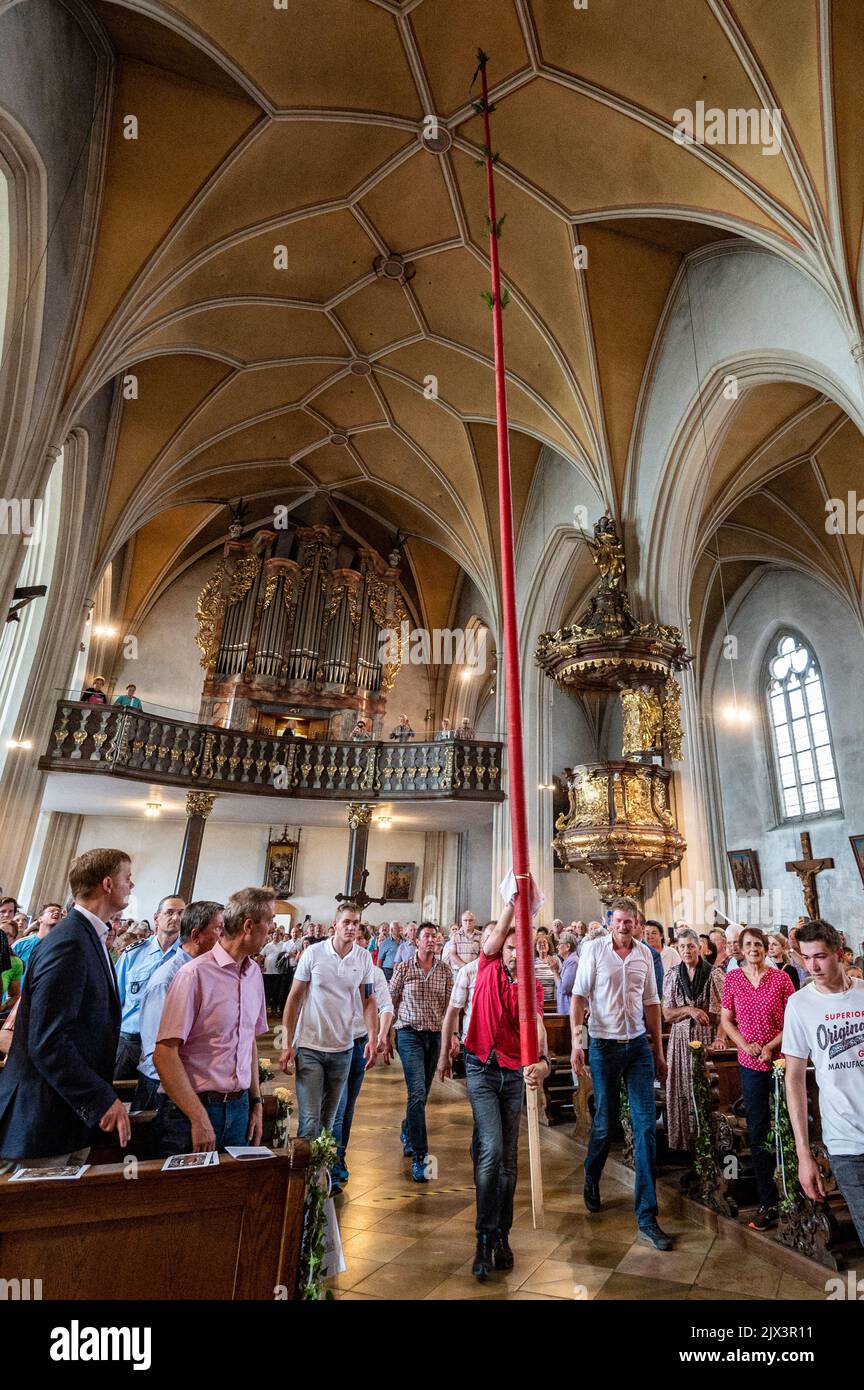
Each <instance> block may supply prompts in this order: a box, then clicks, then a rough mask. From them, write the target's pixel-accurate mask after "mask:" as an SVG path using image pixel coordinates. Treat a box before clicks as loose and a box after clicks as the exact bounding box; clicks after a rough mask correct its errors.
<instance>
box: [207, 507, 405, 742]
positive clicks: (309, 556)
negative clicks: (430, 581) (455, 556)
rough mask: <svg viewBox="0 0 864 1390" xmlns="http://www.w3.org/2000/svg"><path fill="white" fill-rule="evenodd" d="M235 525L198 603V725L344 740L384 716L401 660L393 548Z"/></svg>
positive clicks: (300, 529)
mask: <svg viewBox="0 0 864 1390" xmlns="http://www.w3.org/2000/svg"><path fill="white" fill-rule="evenodd" d="M238 529H239V528H232V530H233V531H234V532H235V534H229V538H228V539H227V540H226V542H225V546H224V550H223V554H222V556H221V557H220V559H219V561H218V563H217V565H216V568H215V570H214V572H213V574H212V575H211V576H210V578H209V580H208V581H207V583H206V584H205V586H204V588H203V589H202V591H201V593H200V595H199V598H198V611H197V618H198V635H197V642H198V645H199V647H200V648H201V665H202V667H203V668H204V670H205V676H204V685H203V690H202V696H201V710H200V719H201V721H202V723H206V724H217V725H222V726H225V727H230V728H237V729H245V730H247V731H249V732H260V733H269V734H274V733H280V732H281V731H282V729H283V728H284V727H285V726H286V724H287V722H288V721H289V720H290V721H292V724H293V726H294V727H295V728H296V729H297V731H298V732H302V733H306V734H308V735H309V736H310V737H329V738H336V739H339V738H348V737H349V736H350V733H351V730H352V728H353V727H354V724H355V722H356V719H357V717H358V715H359V714H362V715H364V716H365V717H366V718H367V719H368V720H369V721H370V723H372V722H373V721H374V720H375V717H376V716H379V715H383V714H384V711H385V709H386V704H387V695H388V693H389V691H390V690H391V689H392V686H393V682H394V680H395V677H396V673H397V671H398V669H399V665H400V662H401V658H402V642H403V640H404V639H403V632H404V629H403V628H402V626H401V625H402V623H403V621H404V620H406V619H407V618H408V610H407V608H406V606H405V602H404V599H403V597H402V593H401V591H400V587H399V578H400V574H401V569H400V563H401V558H402V557H401V554H400V552H399V551H398V550H394V551H393V552H391V554H390V555H389V556H388V558H387V559H386V560H384V559H382V558H381V556H380V555H378V554H377V553H376V552H375V551H374V550H373V549H371V548H370V547H368V546H365V545H362V544H359V543H357V542H355V541H354V540H353V538H346V536H345V534H344V532H342V531H339V530H336V529H334V528H333V527H331V526H326V525H323V524H318V525H300V524H298V525H295V526H293V527H291V528H290V529H286V530H276V529H273V530H270V529H267V530H260V531H258V532H257V533H256V534H255V535H254V536H253V537H252V538H251V539H248V540H246V539H243V540H241V539H240V538H239V537H238V535H237V534H236V531H237V530H238ZM391 633H392V636H391V637H390V638H389V641H388V635H389V634H391Z"/></svg>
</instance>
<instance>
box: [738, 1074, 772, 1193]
mask: <svg viewBox="0 0 864 1390" xmlns="http://www.w3.org/2000/svg"><path fill="white" fill-rule="evenodd" d="M738 1070H739V1072H740V1073H741V1100H742V1101H743V1104H744V1114H745V1115H746V1116H747V1140H748V1143H749V1144H750V1157H751V1159H752V1160H753V1170H754V1172H755V1174H756V1194H757V1200H758V1202H759V1205H760V1207H776V1205H777V1184H776V1183H775V1181H774V1172H775V1169H776V1167H777V1161H776V1159H775V1157H774V1151H773V1150H771V1149H766V1147H765V1140H766V1139H767V1138H768V1135H769V1133H770V1130H771V1097H772V1095H773V1085H772V1081H773V1078H772V1075H771V1072H770V1071H754V1070H753V1068H752V1067H742V1066H741V1064H740V1063H739V1064H738Z"/></svg>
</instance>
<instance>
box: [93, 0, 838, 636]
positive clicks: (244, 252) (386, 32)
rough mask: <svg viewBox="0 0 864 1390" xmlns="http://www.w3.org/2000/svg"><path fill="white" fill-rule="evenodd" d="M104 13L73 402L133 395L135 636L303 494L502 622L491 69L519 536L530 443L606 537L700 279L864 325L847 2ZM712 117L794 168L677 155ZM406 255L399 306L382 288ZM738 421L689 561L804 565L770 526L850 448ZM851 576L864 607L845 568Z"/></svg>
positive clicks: (269, 4)
mask: <svg viewBox="0 0 864 1390" xmlns="http://www.w3.org/2000/svg"><path fill="white" fill-rule="evenodd" d="M91 7H92V9H93V10H94V12H95V13H96V14H97V15H98V17H99V19H100V20H101V22H102V23H103V25H104V26H105V28H106V30H107V32H108V35H109V37H110V40H111V42H112V44H113V45H114V48H115V50H116V53H117V63H116V71H115V81H114V91H113V110H112V118H111V122H110V136H109V140H108V148H107V150H106V153H105V180H104V190H103V195H102V205H101V211H100V218H99V226H98V236H97V241H96V244H95V248H94V257H93V268H92V274H91V279H90V286H89V292H88V296H87V302H86V305H85V310H84V313H83V318H82V323H81V328H80V333H79V337H78V341H77V345H76V351H75V356H74V361H73V365H72V369H71V372H70V375H69V380H68V397H69V399H70V400H74V401H78V402H81V403H83V401H84V400H86V399H87V397H88V396H89V395H91V394H92V392H93V391H95V390H96V389H97V388H98V387H99V386H100V385H101V384H102V383H104V382H105V381H106V380H108V379H110V378H112V377H114V376H117V375H118V374H127V373H133V374H134V376H135V377H136V378H137V395H135V396H134V398H132V399H128V400H126V401H125V402H124V406H123V413H122V419H121V423H120V429H119V434H118V438H117V445H116V458H115V461H114V467H113V472H112V478H111V483H110V487H109V490H108V494H107V497H106V501H105V511H104V518H103V524H102V535H101V557H102V559H103V561H104V560H105V559H107V558H110V557H111V556H112V555H115V554H117V553H118V552H119V550H120V548H121V547H123V546H127V547H128V548H127V552H126V554H127V564H128V566H129V567H130V569H131V572H132V573H133V574H134V585H132V586H130V589H129V600H128V603H129V612H128V615H127V616H128V617H129V618H132V619H134V617H135V613H136V611H137V612H140V611H142V608H143V606H145V605H146V602H147V599H148V596H151V597H152V595H153V593H154V592H156V590H157V589H158V587H159V586H160V585H162V584H164V582H165V578H166V576H167V575H170V573H172V572H174V571H176V569H177V567H178V566H180V565H182V564H183V563H186V562H188V559H189V558H190V557H191V556H193V555H195V554H200V553H201V552H202V551H203V550H205V549H206V548H207V547H208V546H212V545H213V544H214V543H215V542H216V540H217V539H218V537H219V536H220V535H221V534H222V532H223V531H224V511H220V509H219V508H218V506H217V505H215V504H214V503H213V501H212V500H209V499H213V498H214V497H216V498H219V497H226V498H227V497H236V496H238V495H243V496H244V497H248V498H251V499H253V510H252V512H251V515H252V517H253V518H254V519H257V518H260V519H263V518H265V517H266V516H267V514H268V513H269V512H270V511H272V508H273V506H274V505H275V504H276V503H279V502H281V503H286V504H288V505H293V504H295V503H297V502H298V501H299V500H301V499H303V498H307V497H309V496H310V495H312V494H314V493H316V492H319V491H324V492H326V493H327V494H328V495H329V496H330V497H332V499H333V501H334V504H336V505H343V506H344V507H345V508H346V515H347V514H349V512H350V516H351V517H352V518H353V523H352V524H354V525H358V526H359V525H361V524H362V517H363V516H364V515H366V516H369V517H371V518H374V519H375V520H376V523H377V524H379V525H380V524H382V523H383V524H384V525H385V526H386V527H388V528H390V529H392V531H394V532H395V530H396V529H397V528H400V527H401V528H402V529H403V530H404V531H407V532H408V533H409V534H410V535H411V536H412V537H413V539H412V540H411V541H410V542H409V546H408V556H409V560H410V561H411V563H412V568H413V570H414V574H415V578H416V582H417V588H418V591H419V593H420V602H421V606H422V607H426V608H427V610H428V611H429V612H433V611H434V612H436V613H438V612H446V611H447V608H448V604H449V602H450V598H452V592H453V591H454V590H455V586H456V583H457V581H458V575H459V573H460V570H464V571H466V572H468V573H469V574H471V575H472V577H473V578H474V579H475V580H476V581H477V582H478V583H479V584H480V586H481V588H483V589H484V590H485V591H486V592H487V594H490V595H494V594H495V591H496V586H495V573H496V569H497V565H496V549H497V543H498V542H497V525H498V522H497V495H496V482H495V439H494V430H493V422H494V392H493V376H492V357H491V322H490V315H489V311H488V309H487V308H486V305H485V304H484V302H483V299H482V297H481V296H482V293H483V291H485V290H486V289H487V288H488V285H489V271H488V243H487V238H486V235H485V231H484V216H485V213H486V205H485V188H484V177H483V171H482V169H480V168H478V167H477V164H476V158H477V155H478V153H479V150H480V146H481V143H482V132H481V128H480V123H479V120H478V117H477V116H476V114H475V113H474V111H473V109H472V106H471V94H470V92H469V87H470V83H471V76H472V72H473V70H474V67H475V55H476V50H477V48H478V47H479V46H482V47H483V48H484V49H486V50H487V52H488V53H489V55H490V58H489V77H490V83H491V86H492V95H493V98H494V101H495V106H496V110H495V112H494V115H493V117H492V121H493V140H494V147H495V149H496V150H497V151H498V152H499V155H500V160H499V163H498V165H497V170H498V179H499V213H506V218H507V220H506V223H505V226H504V230H503V236H502V240H501V256H502V270H503V274H504V277H505V282H506V285H507V287H508V289H509V292H510V303H509V306H508V308H507V311H506V316H505V329H506V342H507V360H508V373H509V379H508V404H509V410H510V418H511V426H512V430H513V440H512V449H513V474H514V502H515V510H516V520H517V524H518V522H519V520H520V518H521V516H522V513H523V509H524V507H525V503H526V499H527V497H528V493H529V489H530V487H531V483H532V478H533V476H534V470H535V468H536V465H537V459H538V455H539V453H540V449H541V446H542V444H543V443H547V444H550V445H551V446H553V447H554V448H555V449H556V450H557V451H558V453H560V454H561V455H562V456H563V457H564V458H565V459H567V460H569V461H570V462H571V464H572V466H573V468H574V470H577V471H578V473H579V474H581V475H582V477H583V478H584V479H585V480H587V481H588V482H589V483H590V484H591V485H592V487H593V489H594V490H595V492H596V495H597V496H598V497H599V498H600V499H601V501H602V503H603V504H604V505H606V506H608V507H610V508H612V509H613V510H615V511H619V512H620V507H621V501H622V496H623V492H624V479H625V471H626V468H627V464H628V457H629V454H630V449H631V440H632V436H633V427H634V420H635V418H636V416H637V412H638V409H639V402H640V392H641V391H642V390H643V384H644V383H643V378H644V374H645V368H646V363H647V361H648V359H649V354H650V351H651V348H652V344H653V343H654V341H655V336H656V334H657V331H658V324H659V323H660V321H661V317H662V314H663V310H664V306H665V305H666V304H667V301H668V297H669V294H670V291H671V289H672V287H673V285H674V284H675V281H676V277H677V276H678V275H679V273H680V270H681V266H682V262H683V260H684V258H685V257H686V256H687V254H688V253H689V252H691V251H693V250H694V249H696V248H699V247H702V246H704V245H706V244H707V243H709V242H712V241H715V240H719V239H728V238H730V237H733V238H750V239H753V240H756V241H758V242H759V243H760V244H761V245H763V246H766V247H768V248H771V249H773V250H775V251H776V252H778V253H779V254H781V255H783V256H785V257H787V258H790V259H792V260H794V262H795V263H796V264H797V265H799V266H801V267H803V268H805V269H806V270H807V271H808V272H809V273H810V274H811V275H813V276H814V277H815V278H816V279H817V280H819V282H820V283H821V284H822V285H823V286H824V287H825V288H826V290H827V291H828V292H829V293H830V294H831V296H832V298H833V300H834V301H835V302H836V303H837V304H839V305H840V306H841V307H842V308H843V310H844V312H845V313H846V315H847V318H848V319H849V320H854V319H855V316H856V314H857V305H856V301H855V290H854V286H855V284H856V281H857V267H858V263H859V257H860V246H861V230H862V210H864V196H862V194H864V176H862V162H861V158H860V150H859V149H858V148H856V144H855V132H856V130H857V119H858V118H857V101H858V91H859V74H860V69H861V64H862V61H864V28H862V25H861V23H860V13H859V10H860V6H859V3H858V0H832V3H831V5H830V7H829V6H827V5H823V6H821V7H820V3H819V0H783V3H782V4H780V3H775V2H774V0H771V2H770V3H769V2H768V0H710V2H709V0H652V3H639V0H604V3H602V4H601V3H597V4H595V3H593V0H592V3H590V4H589V5H588V7H587V8H586V9H584V10H578V9H575V8H574V7H573V5H571V4H570V3H568V0H288V3H287V4H286V5H285V7H284V8H277V7H276V5H275V4H274V2H273V0H245V2H244V3H243V4H242V5H241V4H238V3H236V0H128V2H127V3H114V0H92V5H91ZM823 9H824V12H825V15H824V16H822V18H820V16H821V15H822V10H823ZM826 17H827V18H826ZM475 94H476V89H475ZM700 100H701V101H704V102H705V103H706V106H709V107H710V106H716V107H719V108H722V109H727V108H758V107H762V106H764V105H767V106H771V107H773V106H776V107H779V108H782V113H783V133H784V139H783V141H782V149H781V151H780V153H779V154H776V155H775V156H773V157H771V156H767V155H765V154H764V153H763V152H762V151H761V150H760V149H758V148H756V147H754V146H752V145H732V144H726V145H712V146H706V145H703V146H698V145H692V146H686V145H681V144H679V143H677V142H676V141H675V140H674V139H673V138H672V135H673V130H674V125H675V121H674V113H675V111H676V110H677V109H679V108H682V107H687V108H693V107H694V106H695V103H696V102H698V101H700ZM432 116H434V117H435V118H436V121H437V123H438V124H437V130H438V139H437V140H436V141H435V142H433V143H434V144H435V145H436V146H437V148H435V149H433V148H427V147H426V146H424V143H423V139H422V136H423V131H424V128H425V129H427V130H428V129H429V122H428V118H429V117H432ZM130 117H134V118H135V121H134V124H131V125H130ZM130 134H134V136H135V137H136V138H129V136H130ZM578 246H581V247H583V248H585V250H586V251H587V264H586V266H585V268H582V269H578V268H576V266H575V265H574V248H576V247H578ZM393 256H396V257H401V258H403V260H404V261H405V262H407V263H409V267H408V274H407V275H405V276H402V277H399V278H393V279H391V278H388V277H387V276H386V275H382V274H380V273H379V270H378V269H376V266H375V262H376V259H377V258H382V257H383V258H387V257H393ZM379 267H380V262H379ZM765 392H767V394H765ZM749 394H750V395H751V396H752V397H753V399H752V400H750V401H749V403H748V398H747V393H745V395H744V397H743V398H742V401H741V403H740V408H739V409H738V410H737V411H736V412H735V413H734V415H733V418H732V421H731V423H730V426H729V430H728V434H727V437H726V440H725V442H724V448H723V451H722V457H721V456H720V455H718V460H717V465H716V477H715V478H714V485H713V490H712V496H711V499H710V501H709V503H708V504H706V543H707V542H708V541H709V540H710V538H711V537H712V536H713V535H714V534H715V533H716V527H717V524H718V520H717V518H718V517H720V516H721V515H722V516H725V517H726V521H725V522H724V526H725V527H731V528H732V529H733V530H734V531H735V533H736V536H737V537H738V538H739V539H740V537H741V535H743V534H745V533H748V530H752V531H753V532H754V533H756V532H758V531H759V526H758V524H757V523H758V521H759V520H760V519H761V521H762V522H764V521H765V518H766V516H767V511H766V508H765V507H764V505H763V500H764V499H766V498H767V499H768V501H769V506H770V509H771V513H770V514H771V518H772V523H771V524H772V525H773V524H774V522H775V521H776V524H777V527H778V540H777V544H778V545H780V546H781V548H782V547H784V546H785V547H786V549H787V551H788V550H795V549H799V550H800V549H802V548H803V547H804V545H805V541H804V539H803V538H801V537H799V536H798V534H797V532H794V527H795V526H796V525H797V524H798V523H797V522H796V521H795V520H794V518H793V516H792V514H791V513H792V511H794V510H795V504H792V503H789V501H788V498H787V497H786V492H788V491H791V492H792V493H794V494H795V495H796V497H798V496H799V493H800V497H802V498H803V497H805V496H807V497H811V496H815V495H816V494H815V492H814V489H816V491H818V487H819V483H818V480H817V479H816V477H815V476H813V475H812V467H813V466H812V463H811V461H810V455H809V453H808V449H810V448H812V447H813V444H814V440H818V439H821V438H828V442H827V443H826V444H825V445H824V448H822V449H820V452H819V457H820V459H821V460H823V462H824V461H825V460H826V459H827V457H828V454H829V453H830V454H831V455H832V456H833V455H834V454H836V455H837V456H838V458H839V456H840V455H841V454H842V453H843V448H844V445H843V443H842V442H841V441H842V439H843V431H842V430H840V431H839V432H838V433H835V434H833V435H832V434H831V428H832V423H831V416H832V407H830V406H829V405H827V404H821V405H820V404H819V403H818V402H817V401H815V398H814V393H813V392H807V391H805V390H804V389H803V388H798V387H792V386H789V387H784V386H777V387H776V388H761V389H760V391H756V392H751V393H749ZM833 414H834V416H835V417H836V416H837V414H838V412H837V410H836V408H834V409H833ZM790 421H794V422H795V423H794V431H795V432H800V434H801V438H800V440H798V438H797V433H796V434H795V438H794V439H793V434H792V432H791V431H792V429H793V427H792V425H790V424H789V422H790ZM787 425H789V428H788V429H787V428H786V427H787ZM773 432H776V433H778V436H779V437H778V441H777V449H779V453H780V454H783V452H784V450H785V453H786V462H787V463H788V462H789V460H790V459H791V458H793V457H795V458H798V457H799V455H800V456H801V458H802V459H803V460H804V461H803V462H801V463H800V464H798V465H796V471H795V473H794V476H793V474H792V473H791V472H790V473H788V474H785V475H784V477H785V478H786V481H785V482H781V481H780V480H779V479H778V478H776V477H775V476H774V474H773V472H772V469H773V468H774V467H775V466H777V459H778V457H779V456H777V453H776V450H775V452H774V453H772V451H771V448H767V449H761V450H760V448H757V445H761V444H762V443H764V441H765V440H766V439H767V438H768V436H769V435H770V434H772V433H773ZM334 436H335V437H334ZM808 441H809V443H808ZM793 444H794V448H795V449H797V450H798V452H797V453H795V452H794V450H793ZM850 447H851V446H850ZM790 451H792V452H790ZM772 459H774V460H775V462H774V463H772ZM842 467H843V465H842V463H838V468H840V470H841V471H842ZM739 491H740V493H741V495H740V497H739V495H738V493H739ZM757 492H758V499H760V500H754V499H755V498H756V493H757ZM255 499H257V500H255ZM733 503H734V508H735V510H734V519H733V517H732V516H731V515H730V508H731V507H732V505H733ZM802 505H804V509H805V512H806V505H805V504H803V503H802ZM790 508H791V511H790ZM256 509H257V510H256ZM712 517H713V518H714V520H713V522H712V520H711V518H712ZM787 525H788V527H789V528H793V529H791V530H789V531H788V534H786V533H785V532H784V535H785V539H782V540H781V539H780V538H779V533H780V531H782V530H783V528H784V527H787ZM764 530H765V526H764V525H763V526H762V531H763V532H764ZM793 532H794V533H793ZM725 539H728V537H724V534H723V532H721V534H720V544H721V547H722V546H723V545H724V540H725ZM817 539H818V538H817ZM823 543H824V540H823V541H819V542H818V545H819V546H822V545H823ZM814 544H817V542H816V541H814ZM444 555H446V556H447V557H448V559H447V562H446V563H443V556H444ZM819 555H820V557H821V550H820V551H819ZM433 556H437V557H439V559H440V560H442V563H441V564H440V565H439V564H438V563H437V562H435V561H433V559H432V557H433ZM816 558H817V555H816V552H814V560H815V559H816ZM705 563H706V570H705V578H704V582H702V586H701V590H700V596H699V599H698V604H699V605H701V604H702V603H703V601H704V603H705V604H706V606H707V608H710V604H711V601H712V600H711V591H712V585H711V583H710V578H709V572H710V563H709V562H708V561H706V562H705ZM831 563H832V564H833V565H834V566H835V568H837V569H838V574H839V572H840V571H841V570H842V571H843V573H844V574H845V575H846V578H847V579H848V573H847V572H846V562H845V560H842V559H841V558H839V557H838V556H837V555H836V554H835V555H834V556H833V559H832V561H831ZM849 563H850V564H851V565H852V567H853V570H854V572H855V574H856V575H857V576H858V579H859V592H860V568H861V556H860V555H858V554H857V553H856V554H855V555H854V556H851V557H850V559H849ZM448 590H449V591H450V593H449V597H448ZM700 611H701V609H700Z"/></svg>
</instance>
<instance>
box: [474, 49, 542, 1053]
mask: <svg viewBox="0 0 864 1390" xmlns="http://www.w3.org/2000/svg"><path fill="white" fill-rule="evenodd" d="M478 56H479V59H480V77H481V81H482V84H483V103H482V106H483V112H482V114H483V132H484V140H485V146H486V148H485V154H486V191H487V194H488V199H489V261H490V270H491V273H492V332H493V337H494V344H495V413H496V418H497V425H498V510H499V516H500V527H501V603H502V611H503V620H504V678H505V698H506V710H507V758H508V769H509V775H508V788H507V793H508V796H509V800H510V833H511V837H512V842H513V872H514V873H515V875H516V884H517V887H518V890H519V891H518V896H517V898H516V912H515V918H516V949H517V971H516V979H517V985H518V990H519V1034H520V1041H521V1047H522V1065H523V1066H528V1065H529V1064H530V1063H531V1062H536V1061H537V1057H538V1052H537V1025H536V1022H535V1020H536V1016H537V999H536V990H535V985H534V941H533V935H532V931H531V902H530V897H531V893H530V868H529V859H528V822H527V817H526V814H525V763H524V758H523V754H522V691H521V686H520V681H519V634H518V631H517V625H516V578H515V564H514V558H513V495H512V489H511V485H510V443H509V437H508V426H507V390H506V384H505V376H504V323H503V318H502V307H503V306H502V304H501V270H500V266H499V262H498V231H499V228H498V219H497V214H496V210H495V172H494V164H493V155H492V137H491V135H490V131H489V87H488V83H487V80H486V55H485V53H483V52H482V51H481V53H480V54H479V55H478Z"/></svg>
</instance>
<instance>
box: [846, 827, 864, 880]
mask: <svg viewBox="0 0 864 1390" xmlns="http://www.w3.org/2000/svg"><path fill="white" fill-rule="evenodd" d="M849 843H850V845H851V846H852V853H853V854H854V855H855V863H856V864H857V865H858V872H859V874H860V875H861V882H862V883H864V835H850V836H849Z"/></svg>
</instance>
